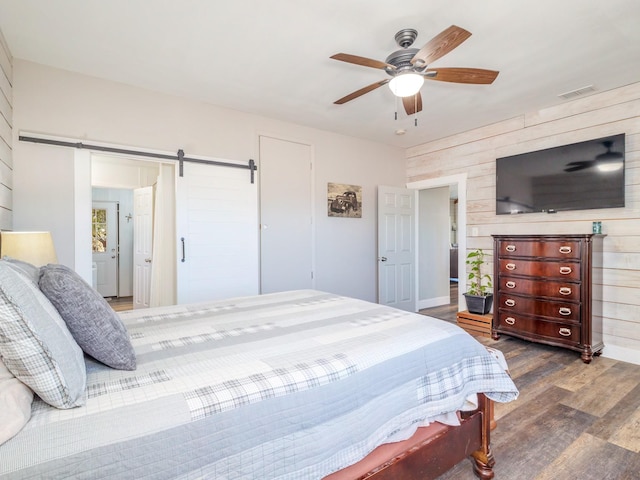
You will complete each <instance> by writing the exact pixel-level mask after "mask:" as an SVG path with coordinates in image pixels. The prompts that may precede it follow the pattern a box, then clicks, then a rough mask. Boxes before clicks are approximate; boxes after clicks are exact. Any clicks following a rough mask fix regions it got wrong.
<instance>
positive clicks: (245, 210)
mask: <svg viewBox="0 0 640 480" xmlns="http://www.w3.org/2000/svg"><path fill="white" fill-rule="evenodd" d="M222 161H225V162H228V160H222ZM176 215H177V281H178V284H177V294H178V298H177V300H178V303H181V304H183V303H193V302H201V301H206V300H214V299H221V298H228V297H234V296H241V295H256V294H257V293H258V278H259V274H258V272H259V264H258V187H257V183H251V181H250V173H249V171H248V170H246V169H241V168H232V167H224V166H215V165H206V164H197V163H189V162H185V164H184V176H182V177H178V178H177V195H176Z"/></svg>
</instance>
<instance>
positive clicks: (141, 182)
mask: <svg viewBox="0 0 640 480" xmlns="http://www.w3.org/2000/svg"><path fill="white" fill-rule="evenodd" d="M159 166H160V163H158V162H153V161H143V160H137V159H132V158H126V157H116V156H108V155H100V154H92V155H91V197H92V204H93V205H94V211H95V206H96V205H97V206H100V205H112V208H113V209H114V210H115V212H112V213H111V215H110V216H109V217H110V218H112V219H115V220H113V223H112V224H111V226H110V228H109V230H108V231H111V232H114V233H113V237H114V238H115V239H114V241H113V242H112V243H111V244H109V246H108V247H107V248H106V250H108V251H107V252H106V254H107V256H108V257H109V258H108V259H107V260H109V261H110V262H113V266H112V267H111V268H110V270H107V269H106V268H105V266H104V265H102V264H100V263H98V261H97V260H99V259H96V255H97V254H96V252H95V251H94V252H93V253H92V257H93V258H92V259H93V261H94V262H95V263H94V268H95V269H96V275H95V276H96V277H97V290H98V292H99V293H100V294H101V295H102V296H103V297H107V298H109V299H110V300H112V301H114V302H115V301H116V300H117V302H118V303H119V304H121V305H127V307H129V308H133V303H134V296H135V295H134V292H135V289H136V279H135V277H136V275H135V263H134V258H135V257H134V251H135V246H136V244H135V239H136V233H135V230H134V224H135V223H136V222H135V219H134V215H135V213H136V212H135V205H134V191H135V190H136V189H139V188H141V187H146V188H147V189H152V188H153V185H154V184H155V183H156V181H157V178H158V172H159ZM94 233H95V231H92V235H93V234H94ZM93 237H94V238H95V235H94V236H93ZM138 243H139V242H138ZM94 250H95V249H94ZM145 258H148V257H145ZM101 267H102V268H101ZM109 272H112V273H110V275H111V278H115V282H113V281H112V283H115V285H113V286H112V287H111V288H109V289H108V290H107V289H105V288H103V287H102V285H101V283H103V281H102V279H103V277H106V273H109ZM143 278H144V277H143ZM147 283H148V282H147ZM139 293H140V292H139ZM137 296H138V297H140V295H137ZM142 298H143V300H142V301H141V302H139V303H140V304H141V305H142V304H145V303H147V304H148V295H147V296H143V297H142ZM123 308H124V307H123Z"/></svg>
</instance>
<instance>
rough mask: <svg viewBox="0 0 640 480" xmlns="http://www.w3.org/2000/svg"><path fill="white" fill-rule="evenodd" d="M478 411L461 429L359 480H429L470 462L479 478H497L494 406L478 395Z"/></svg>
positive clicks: (465, 419) (451, 430)
mask: <svg viewBox="0 0 640 480" xmlns="http://www.w3.org/2000/svg"><path fill="white" fill-rule="evenodd" d="M478 403H479V405H478V409H477V410H475V411H473V412H466V413H464V414H463V416H462V422H461V423H462V424H461V425H460V426H459V427H447V428H445V429H443V430H442V431H440V432H438V433H436V434H435V435H434V436H433V437H429V438H427V439H424V440H422V441H421V442H419V443H417V444H416V445H413V446H412V447H410V448H409V449H407V450H405V451H404V452H402V453H401V454H399V455H397V456H395V457H394V458H392V459H390V460H389V461H387V462H385V463H384V464H382V465H380V466H379V467H377V468H376V469H375V470H372V471H370V472H369V473H367V474H365V475H363V476H361V477H359V478H358V479H357V480H429V479H435V478H436V477H438V476H440V475H442V474H443V473H445V472H446V471H447V470H449V469H451V468H452V467H453V466H454V465H456V464H458V463H459V462H461V461H462V460H464V459H465V458H467V457H468V458H470V459H471V460H472V463H473V470H474V473H475V474H476V476H477V477H478V478H480V479H482V480H489V479H491V478H493V476H494V473H493V466H494V464H495V461H494V459H493V454H492V453H491V447H490V431H491V420H492V416H491V410H492V402H491V400H489V399H488V398H487V397H485V396H484V395H483V394H479V395H478Z"/></svg>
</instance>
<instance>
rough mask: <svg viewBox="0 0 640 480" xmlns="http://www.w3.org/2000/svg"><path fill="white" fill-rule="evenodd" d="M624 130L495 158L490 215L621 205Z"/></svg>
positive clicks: (622, 194)
mask: <svg viewBox="0 0 640 480" xmlns="http://www.w3.org/2000/svg"><path fill="white" fill-rule="evenodd" d="M624 157H625V135H624V133H621V134H619V135H613V136H609V137H604V138H597V139H594V140H589V141H586V142H580V143H573V144H571V145H563V146H560V147H554V148H548V149H545V150H538V151H535V152H529V153H523V154H520V155H513V156H510V157H502V158H498V159H497V160H496V214H498V215H503V214H517V213H533V212H547V213H555V212H559V211H563V210H587V209H594V208H616V207H624V170H625V168H624Z"/></svg>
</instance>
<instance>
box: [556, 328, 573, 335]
mask: <svg viewBox="0 0 640 480" xmlns="http://www.w3.org/2000/svg"><path fill="white" fill-rule="evenodd" d="M558 333H559V334H560V335H562V336H563V337H570V336H571V329H570V328H566V327H562V328H561V329H560V330H558Z"/></svg>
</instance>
